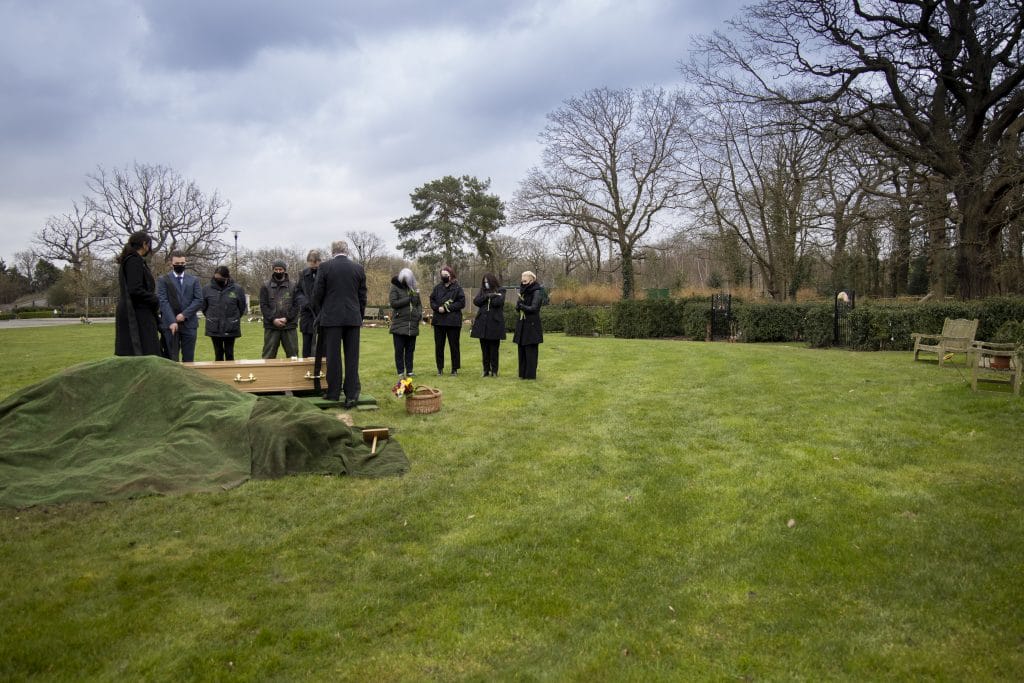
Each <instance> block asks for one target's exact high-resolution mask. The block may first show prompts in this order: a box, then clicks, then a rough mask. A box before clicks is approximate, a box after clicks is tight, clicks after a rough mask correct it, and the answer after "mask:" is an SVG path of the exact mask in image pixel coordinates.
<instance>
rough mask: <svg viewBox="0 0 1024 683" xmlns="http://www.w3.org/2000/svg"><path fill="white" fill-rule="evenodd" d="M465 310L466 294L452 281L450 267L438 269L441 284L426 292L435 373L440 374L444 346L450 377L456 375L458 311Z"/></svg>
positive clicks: (457, 367) (459, 332)
mask: <svg viewBox="0 0 1024 683" xmlns="http://www.w3.org/2000/svg"><path fill="white" fill-rule="evenodd" d="M465 307H466V293H465V292H463V291H462V285H460V284H459V281H458V280H457V279H456V278H455V269H454V268H452V267H451V266H444V267H442V268H441V282H439V283H438V285H437V286H436V287H434V291H433V292H431V293H430V310H431V311H432V312H433V315H434V318H433V324H434V360H436V361H437V374H439V375H440V374H442V373H443V371H444V343H445V341H447V342H448V346H449V348H451V350H452V374H453V375H457V374H459V368H460V367H462V357H461V354H460V353H459V335H460V334H461V333H462V309H463V308H465Z"/></svg>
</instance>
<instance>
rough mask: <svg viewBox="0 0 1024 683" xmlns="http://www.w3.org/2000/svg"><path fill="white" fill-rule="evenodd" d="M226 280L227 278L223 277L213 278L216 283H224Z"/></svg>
mask: <svg viewBox="0 0 1024 683" xmlns="http://www.w3.org/2000/svg"><path fill="white" fill-rule="evenodd" d="M225 282H227V280H225V279H224V278H222V277H215V278H213V284H215V285H223V284H224V283H225Z"/></svg>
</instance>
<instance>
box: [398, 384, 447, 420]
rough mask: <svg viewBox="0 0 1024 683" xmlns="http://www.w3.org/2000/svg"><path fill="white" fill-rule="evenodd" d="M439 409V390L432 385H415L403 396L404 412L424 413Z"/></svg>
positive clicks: (434, 411)
mask: <svg viewBox="0 0 1024 683" xmlns="http://www.w3.org/2000/svg"><path fill="white" fill-rule="evenodd" d="M439 410H441V390H440V389H435V388H433V387H426V386H423V387H416V388H415V389H414V390H413V392H412V393H411V394H409V395H408V396H406V397H405V412H407V413H410V414H412V415H426V414H427V413H436V412H437V411H439Z"/></svg>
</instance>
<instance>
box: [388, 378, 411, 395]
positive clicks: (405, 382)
mask: <svg viewBox="0 0 1024 683" xmlns="http://www.w3.org/2000/svg"><path fill="white" fill-rule="evenodd" d="M414 390H415V387H414V386H413V385H412V377H403V378H402V379H400V380H398V381H397V382H396V383H395V386H393V387H391V393H392V394H394V395H395V396H397V397H398V398H402V397H403V396H408V395H410V394H411V393H412V392H413V391H414Z"/></svg>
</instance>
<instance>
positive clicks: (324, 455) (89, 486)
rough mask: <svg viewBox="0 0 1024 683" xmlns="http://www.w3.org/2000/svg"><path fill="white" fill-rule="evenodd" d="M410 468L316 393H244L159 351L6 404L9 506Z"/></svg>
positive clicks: (1, 476)
mask: <svg viewBox="0 0 1024 683" xmlns="http://www.w3.org/2000/svg"><path fill="white" fill-rule="evenodd" d="M408 469H409V460H408V458H406V456H405V453H404V452H403V451H402V448H401V446H399V445H398V443H397V442H395V441H394V440H393V439H392V440H389V441H385V442H384V444H383V446H381V445H378V447H377V452H376V454H375V455H370V447H369V446H367V445H366V444H364V443H363V439H362V434H361V433H360V431H359V429H358V428H351V427H348V426H346V425H345V424H344V423H343V422H341V421H340V420H338V419H337V417H336V416H335V415H334V414H331V413H325V412H323V411H321V410H319V409H317V408H316V407H315V406H313V405H311V404H310V403H309V402H307V401H303V400H299V399H295V398H291V397H287V396H255V395H252V394H246V393H242V392H240V391H237V390H236V389H234V388H233V387H230V386H228V385H226V384H224V383H222V382H219V381H217V380H213V379H209V378H207V377H205V376H204V375H202V374H200V373H199V372H197V371H195V370H191V369H189V368H185V367H182V366H181V365H179V364H178V363H173V362H171V361H168V360H165V359H162V358H155V357H151V356H150V357H142V358H108V359H105V360H101V361H95V362H91V363H83V364H82V365H77V366H75V367H72V368H69V369H67V370H65V371H63V372H60V373H58V374H56V375H54V376H52V377H50V378H48V379H46V380H43V381H42V382H39V383H38V384H34V385H32V386H29V387H26V388H24V389H22V390H21V391H19V392H17V393H16V394H14V395H12V396H10V397H9V398H7V399H6V400H5V401H3V402H2V403H0V505H4V506H16V507H22V506H28V505H39V504H48V503H63V502H70V501H103V500H112V499H117V498H129V497H135V496H140V495H146V494H154V493H180V492H186V491H208V490H216V489H220V488H227V487H231V486H235V485H237V484H239V483H241V482H243V481H245V480H247V479H250V478H252V479H273V478H276V477H282V476H285V475H288V474H302V473H323V474H350V475H355V476H369V477H376V476H386V475H399V474H403V473H404V472H406V471H408Z"/></svg>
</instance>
